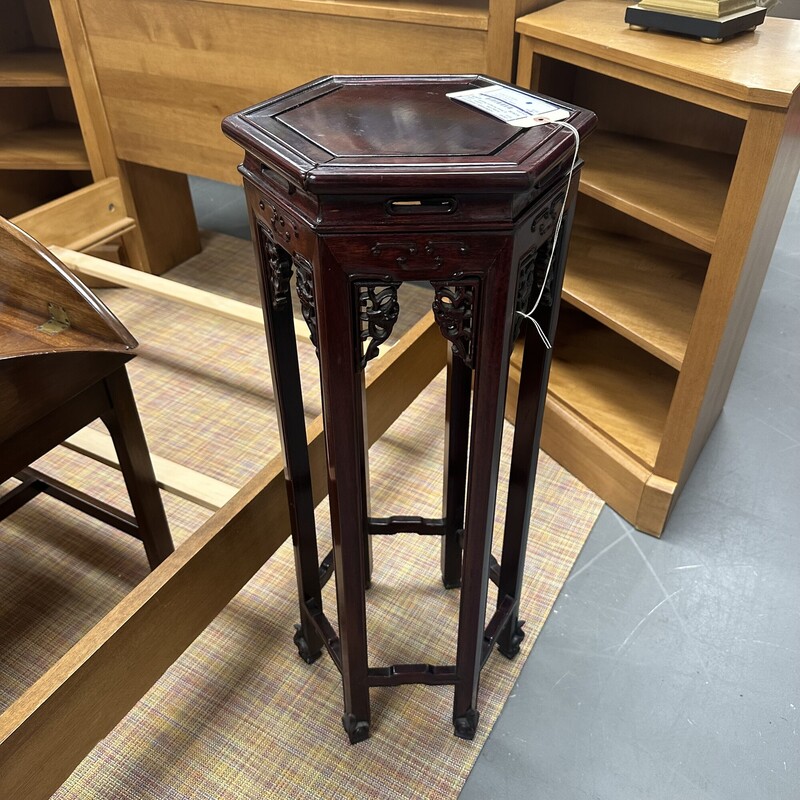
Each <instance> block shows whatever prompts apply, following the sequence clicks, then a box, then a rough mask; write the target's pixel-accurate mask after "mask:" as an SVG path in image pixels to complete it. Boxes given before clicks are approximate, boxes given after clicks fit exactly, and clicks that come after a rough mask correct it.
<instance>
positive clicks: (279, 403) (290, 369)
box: [253, 223, 324, 664]
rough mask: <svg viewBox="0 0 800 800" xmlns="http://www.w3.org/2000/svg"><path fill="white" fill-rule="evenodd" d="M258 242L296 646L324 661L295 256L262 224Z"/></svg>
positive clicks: (257, 230) (255, 235)
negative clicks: (293, 283) (317, 619)
mask: <svg viewBox="0 0 800 800" xmlns="http://www.w3.org/2000/svg"><path fill="white" fill-rule="evenodd" d="M253 240H254V241H256V242H258V248H257V251H258V261H259V265H258V266H259V269H258V276H259V286H260V289H261V305H262V307H263V309H264V323H265V331H266V334H267V348H268V351H269V363H270V374H271V376H272V387H273V394H274V397H275V407H276V409H277V414H278V426H279V429H280V436H281V449H282V452H283V459H284V474H285V477H286V495H287V498H288V501H289V523H290V527H291V532H292V547H293V550H294V563H295V573H296V575H297V592H298V599H299V601H300V624H299V625H297V626H295V628H296V633H295V636H294V643H295V645H297V650H298V653H299V654H300V657H301V658H302V659H303V660H304V661H305V662H306V663H308V664H311V663H313V662H314V661H316V659H317V658H319V656H320V655H321V653H322V648H323V646H324V642H323V641H322V638H321V637H320V635H319V633H318V631H317V628H316V627H315V626H314V625H313V624H312V623H311V621H310V616H311V614H312V613H314V612H316V611H321V610H322V589H321V585H320V576H319V553H318V550H317V532H316V524H315V521H314V499H313V494H312V489H311V467H310V464H309V459H308V441H307V439H306V421H305V414H304V410H303V390H302V386H301V383H300V366H299V363H298V359H297V342H296V339H295V332H294V316H293V314H292V303H291V295H290V291H289V280H290V277H291V274H292V266H291V258H290V257H289V255H288V253H286V252H285V251H284V250H283V249H281V248H280V247H278V246H277V245H276V244H275V243H274V242H273V241H272V239H271V237H269V235H268V234H267V233H265V231H264V230H263V229H262V228H260V227H259V226H258V225H257V224H256V223H253Z"/></svg>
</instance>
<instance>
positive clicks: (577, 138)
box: [517, 120, 581, 350]
mask: <svg viewBox="0 0 800 800" xmlns="http://www.w3.org/2000/svg"><path fill="white" fill-rule="evenodd" d="M547 123H548V124H550V125H560V126H561V127H562V128H567V129H568V130H570V131H572V135H573V136H574V137H575V152H574V153H573V155H572V166H571V167H570V168H569V175H568V176H567V189H566V192H565V194H564V202H563V203H562V204H561V211H559V213H558V221H557V222H556V229H555V231H554V232H553V240H552V241H553V246H552V247H551V248H550V257H549V258H548V260H547V269H545V271H544V278H543V279H542V285H541V286H540V287H539V294H538V295H537V297H536V301H535V302H534V304H533V306H532V308H531V310H530V311H528V312H527V313H524V312H522V311H517V314H519V315H520V316H521V317H524V318H525V319H527V320H528V321H529V322H532V323H533V327H534V328H536V332H537V333H538V334H539V336H540V337H541V339H542V341H543V342H544V346H545V347H546V348H547V349H548V350H552V349H553V345H552V344H551V343H550V340H549V339H548V338H547V335H546V334H545V332H544V330H542V326H541V325H540V324H539V321H538V320H537V319H535V318H534V316H533V315H534V313H535V312H536V309H537V308H538V307H539V303H540V302H541V301H542V296H543V295H544V290H545V287H546V286H547V278H548V277H549V276H550V269H551V268H552V266H553V258H554V257H555V254H556V249H557V245H558V235H559V233H560V232H561V223H562V222H563V221H564V211H565V210H566V208H567V201H568V199H569V187H570V184H571V183H572V175H573V173H574V172H575V165H576V164H577V163H578V149H579V148H580V146H581V135H580V133H578V129H577V128H576V127H575V126H574V125H572V124H570V123H569V122H564V121H563V120H547Z"/></svg>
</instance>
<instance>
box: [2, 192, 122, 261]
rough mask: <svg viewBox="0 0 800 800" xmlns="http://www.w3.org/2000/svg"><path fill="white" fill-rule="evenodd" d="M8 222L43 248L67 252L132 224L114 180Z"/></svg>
mask: <svg viewBox="0 0 800 800" xmlns="http://www.w3.org/2000/svg"><path fill="white" fill-rule="evenodd" d="M11 221H12V222H13V223H14V224H15V225H19V227H20V228H22V229H23V230H24V231H26V232H27V233H29V234H30V235H31V236H33V238H34V239H37V240H38V241H40V242H42V243H43V244H45V245H60V246H63V247H67V248H69V249H70V250H81V249H84V248H87V249H88V248H90V247H94V246H95V245H98V244H101V243H103V242H106V241H108V240H109V239H113V238H114V237H116V236H119V235H120V234H122V233H124V232H126V231H128V230H130V229H131V228H132V227H133V225H135V222H134V220H133V219H132V218H131V217H129V216H128V215H127V212H126V209H125V202H124V200H123V198H122V188H121V187H120V183H119V180H118V179H117V178H107V179H106V180H102V181H98V182H97V183H93V184H90V185H89V186H86V187H84V188H83V189H78V190H77V191H76V192H72V193H70V194H68V195H65V196H64V197H59V198H58V199H57V200H53V201H52V202H50V203H45V204H44V205H42V206H39V207H38V208H34V209H32V210H31V211H26V212H25V213H23V214H20V215H18V216H16V217H14V219H13V220H11ZM62 260H63V259H62Z"/></svg>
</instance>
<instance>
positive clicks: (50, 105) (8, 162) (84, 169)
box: [0, 0, 91, 217]
mask: <svg viewBox="0 0 800 800" xmlns="http://www.w3.org/2000/svg"><path fill="white" fill-rule="evenodd" d="M0 15H1V16H2V22H0V215H3V216H6V217H11V216H14V215H15V214H19V213H20V212H22V211H26V210H28V209H30V208H33V207H34V206H37V205H39V204H40V203H43V202H45V201H49V200H52V199H53V198H55V197H58V196H60V195H63V194H66V193H67V192H71V191H72V190H73V189H75V188H77V187H80V186H83V185H84V184H86V183H88V182H89V181H90V180H91V175H90V173H89V158H88V156H87V154H86V148H85V146H84V143H83V138H82V136H81V130H80V127H79V126H78V120H77V116H76V113H75V106H74V104H73V102H72V95H71V93H70V89H69V81H68V79H67V73H66V70H65V68H64V59H63V58H62V56H61V51H60V49H59V43H58V38H57V36H56V31H55V26H54V25H53V17H52V14H51V13H50V7H49V4H48V2H47V0H27V1H26V0H4V2H3V3H2V7H1V8H0Z"/></svg>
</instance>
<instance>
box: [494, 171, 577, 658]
mask: <svg viewBox="0 0 800 800" xmlns="http://www.w3.org/2000/svg"><path fill="white" fill-rule="evenodd" d="M577 185H578V181H577V173H576V175H575V177H574V178H573V182H572V186H571V189H570V195H569V197H568V198H566V202H567V208H566V210H565V216H564V223H563V229H562V233H561V235H560V236H559V240H558V242H557V243H556V245H555V247H556V252H555V253H554V255H553V263H552V266H551V269H550V275H551V276H552V277H551V280H550V282H549V286H548V296H549V297H551V298H558V297H560V296H561V287H562V284H563V280H564V262H565V261H566V256H567V244H566V243H567V242H569V236H570V232H571V230H572V220H573V218H574V215H575V197H576V188H577ZM548 255H549V248H548V246H546V245H545V246H542V247H541V248H540V252H539V254H538V258H540V259H541V261H542V263H544V264H546V262H547V259H548ZM534 292H538V287H535V289H534ZM536 319H537V320H538V322H539V324H540V325H541V327H542V330H543V331H544V332H545V334H546V335H547V338H548V340H549V341H550V342H553V341H554V339H555V335H556V325H557V323H558V304H557V303H556V304H555V305H553V304H552V302H551V303H550V305H546V304H543V305H541V306H540V307H539V309H538V310H537V312H536ZM523 325H524V331H525V349H524V351H523V354H522V369H521V370H520V382H519V396H518V398H517V413H516V416H515V418H514V444H513V447H512V451H511V471H510V475H509V484H508V504H507V506H506V522H505V529H504V532H503V553H502V556H501V559H500V580H499V583H498V590H497V604H498V606H499V605H500V604H501V603H502V602H503V600H504V599H505V598H506V597H509V596H510V597H512V598H513V599H514V601H515V605H514V611H513V613H512V614H511V617H510V618H509V620H508V623H507V624H506V626H505V628H504V629H503V631H502V632H501V633H500V635H499V636H498V638H497V649H498V650H499V651H500V652H501V653H502V654H503V655H504V656H506V657H507V658H514V656H516V655H517V653H519V648H520V644H521V643H522V640H523V638H524V637H525V634H524V632H523V630H522V626H523V625H524V624H525V623H524V622H520V620H519V600H520V596H521V593H522V579H523V575H524V571H525V553H526V550H527V546H528V530H529V528H530V522H531V506H532V503H533V492H534V487H535V483H536V466H537V462H538V459H539V443H540V441H541V437H542V420H543V418H544V409H545V403H546V400H547V380H548V377H549V375H550V363H551V362H552V360H553V351H552V350H551V349H548V348H545V346H544V343H543V342H542V339H541V337H540V336H539V333H538V332H537V330H536V328H535V326H534V325H533V324H532V323H531V322H530V321H529V320H526V321H525V322H523Z"/></svg>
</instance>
